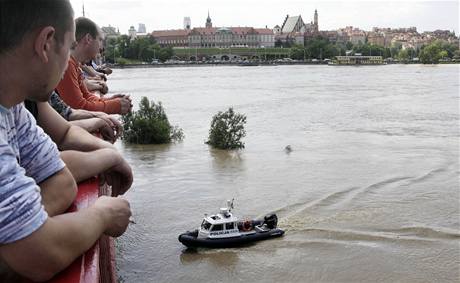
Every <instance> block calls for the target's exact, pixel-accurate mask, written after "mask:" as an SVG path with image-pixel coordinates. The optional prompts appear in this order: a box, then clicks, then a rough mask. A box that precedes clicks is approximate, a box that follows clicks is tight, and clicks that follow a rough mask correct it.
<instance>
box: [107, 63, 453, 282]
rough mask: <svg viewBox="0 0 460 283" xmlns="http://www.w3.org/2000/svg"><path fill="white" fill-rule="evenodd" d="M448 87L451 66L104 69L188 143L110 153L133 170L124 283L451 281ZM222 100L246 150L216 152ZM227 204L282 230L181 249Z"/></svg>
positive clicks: (121, 260) (121, 245) (117, 87)
mask: <svg viewBox="0 0 460 283" xmlns="http://www.w3.org/2000/svg"><path fill="white" fill-rule="evenodd" d="M459 78H460V68H459V66H458V65H439V66H422V65H387V66H367V67H364V66H362V67H332V66H260V67H238V66H234V67H222V66H221V67H178V68H151V69H120V70H118V69H117V70H115V72H114V74H113V75H111V76H110V79H109V86H110V88H111V91H112V92H124V93H129V94H131V96H132V97H133V100H134V101H135V103H134V104H135V105H137V104H138V102H139V100H140V98H141V97H142V96H147V97H149V98H150V99H152V100H155V101H157V102H158V101H161V102H162V103H163V105H164V107H165V108H166V113H167V114H168V117H169V120H170V122H171V123H172V124H174V125H179V126H180V127H181V128H182V129H183V130H184V133H185V135H186V137H185V140H184V141H183V142H181V143H177V144H170V145H128V144H124V143H123V142H118V143H117V146H118V148H119V149H120V150H121V151H122V152H123V154H124V156H125V157H126V159H127V160H128V161H129V162H130V164H131V165H132V167H133V170H134V175H135V181H134V184H133V187H132V188H131V190H130V191H129V192H128V193H127V194H126V198H127V199H128V200H129V201H130V203H131V207H132V210H133V217H134V220H135V222H136V224H131V225H130V226H129V228H128V230H127V232H126V233H125V234H124V235H123V236H122V237H120V238H119V239H118V240H117V242H116V244H117V270H118V276H119V279H120V281H121V282H460V185H459V182H460V181H459V175H460V170H459V137H460V130H459V116H460V115H459V88H460V83H459ZM230 106H233V107H234V109H235V111H237V112H239V113H243V114H245V115H246V116H247V125H246V131H247V136H246V137H245V138H244V142H245V144H246V148H245V149H244V150H241V151H222V150H215V149H212V148H210V147H208V146H207V145H206V144H204V141H205V140H206V139H207V135H208V131H209V126H210V122H211V118H212V116H213V115H214V114H216V113H217V112H218V111H224V110H226V109H227V108H228V107H230ZM287 145H290V146H291V148H292V151H291V152H286V151H285V150H284V149H285V147H286V146H287ZM232 198H235V210H234V213H235V214H236V215H237V216H240V217H259V216H263V215H264V214H266V213H269V212H275V213H277V215H278V217H279V225H278V226H279V227H280V228H282V229H285V230H286V234H285V236H284V237H282V238H277V239H273V240H267V241H262V242H258V243H257V244H254V245H250V246H247V247H244V248H232V249H216V250H210V249H198V250H195V251H194V250H187V249H186V248H185V247H184V246H183V245H182V244H181V243H180V242H179V241H178V240H177V237H178V235H179V234H180V233H182V232H185V231H186V230H192V229H196V228H197V227H198V226H199V224H200V223H201V220H202V217H203V215H204V213H208V214H209V213H215V212H217V211H218V209H219V207H223V206H224V205H225V202H226V200H227V199H232Z"/></svg>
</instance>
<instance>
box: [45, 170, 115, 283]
mask: <svg viewBox="0 0 460 283" xmlns="http://www.w3.org/2000/svg"><path fill="white" fill-rule="evenodd" d="M107 193H108V188H107V187H106V186H102V187H101V186H99V179H97V178H91V179H89V180H87V181H84V182H81V183H80V184H78V193H77V197H76V199H75V201H74V203H73V204H72V206H71V207H70V209H69V212H72V211H78V210H80V209H83V208H86V207H88V206H90V205H91V204H92V203H94V202H95V201H96V199H97V198H98V196H99V195H102V194H107ZM48 282H49V283H115V282H116V273H115V250H114V245H113V239H112V238H110V237H107V236H102V237H101V238H100V239H99V240H98V241H97V242H96V243H95V244H94V246H92V247H91V248H90V249H89V250H88V251H87V252H86V253H84V254H83V255H82V256H80V257H79V258H77V259H76V260H75V261H74V262H73V263H72V264H71V265H70V266H69V267H68V268H67V269H65V270H64V271H62V272H61V273H59V274H58V275H56V276H55V277H54V278H53V279H51V280H50V281H48Z"/></svg>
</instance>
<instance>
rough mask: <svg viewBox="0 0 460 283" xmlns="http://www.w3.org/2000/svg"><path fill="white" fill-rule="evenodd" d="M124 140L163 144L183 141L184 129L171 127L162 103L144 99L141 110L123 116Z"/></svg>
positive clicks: (140, 105)
mask: <svg viewBox="0 0 460 283" xmlns="http://www.w3.org/2000/svg"><path fill="white" fill-rule="evenodd" d="M122 119H123V139H124V140H126V141H127V142H129V143H138V144H162V143H170V142H171V141H181V140H182V139H183V138H184V133H183V131H182V129H180V128H178V127H177V126H171V124H170V123H169V121H168V117H167V116H166V113H165V111H164V108H163V106H162V105H161V102H159V103H158V104H155V102H153V101H149V100H148V98H147V97H142V99H141V102H140V103H139V110H138V111H135V112H131V113H128V114H127V115H125V116H123V118H122Z"/></svg>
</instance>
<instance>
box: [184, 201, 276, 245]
mask: <svg viewBox="0 0 460 283" xmlns="http://www.w3.org/2000/svg"><path fill="white" fill-rule="evenodd" d="M232 209H233V200H232V201H227V207H226V208H221V209H220V212H219V213H217V214H214V215H209V216H208V215H206V214H205V216H204V219H203V222H202V223H201V226H200V227H199V228H198V229H196V230H194V231H187V232H185V233H183V234H180V235H179V241H180V242H181V243H182V244H184V245H185V246H187V247H191V248H195V247H206V248H230V247H236V246H241V245H245V244H249V243H252V242H255V241H260V240H266V239H270V238H275V237H280V236H282V235H283V234H284V231H283V230H281V229H279V228H277V227H276V226H277V224H278V217H277V216H276V214H268V215H266V216H265V217H264V218H263V219H262V220H259V219H255V220H242V221H240V220H238V218H237V217H235V216H234V215H233V214H232V212H231V210H232Z"/></svg>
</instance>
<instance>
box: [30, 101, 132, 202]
mask: <svg viewBox="0 0 460 283" xmlns="http://www.w3.org/2000/svg"><path fill="white" fill-rule="evenodd" d="M37 107H38V112H39V114H38V118H39V120H38V124H39V125H40V126H42V127H43V130H44V131H45V132H46V133H47V134H48V135H49V136H50V137H51V139H52V140H53V141H54V142H55V143H56V144H57V145H58V147H59V148H60V149H61V150H77V151H85V152H89V151H91V152H92V153H94V154H95V156H99V152H95V150H98V149H110V150H111V151H112V153H111V154H112V157H113V158H108V159H105V158H102V157H101V159H100V160H99V161H104V162H107V163H105V165H104V166H107V167H109V168H108V169H107V170H105V171H98V170H95V171H91V172H90V171H88V173H91V174H92V175H91V176H94V175H97V174H99V173H104V177H106V181H107V183H108V184H109V185H111V186H112V195H113V196H117V195H119V194H124V193H125V192H126V191H127V190H128V189H129V188H130V187H131V184H132V182H133V173H132V170H131V167H130V166H129V165H128V163H127V162H126V160H125V159H123V158H122V157H121V156H120V155H119V154H118V152H117V151H116V150H115V148H114V146H113V145H112V144H110V143H108V142H106V141H103V140H102V139H99V138H96V137H94V136H93V135H91V134H89V133H88V132H87V131H85V130H83V129H82V128H80V127H77V126H70V124H69V123H68V122H67V121H66V120H64V118H62V117H61V115H59V114H58V113H57V112H56V111H54V109H53V108H51V106H50V105H49V104H48V103H47V102H43V103H37ZM96 154H97V155H96ZM109 155H110V154H109ZM104 156H105V154H104ZM115 157H116V158H115ZM80 166H81V165H80ZM88 166H89V165H88ZM91 166H93V165H91ZM72 167H73V166H72V165H71V166H70V167H69V169H70V171H71V173H72V175H73V174H75V175H77V176H79V175H80V174H79V173H78V172H73V171H72ZM84 168H85V169H88V168H89V167H84ZM91 168H92V167H91ZM94 168H96V169H97V168H102V167H99V166H96V167H94ZM79 170H82V169H81V168H80V169H79Z"/></svg>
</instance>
